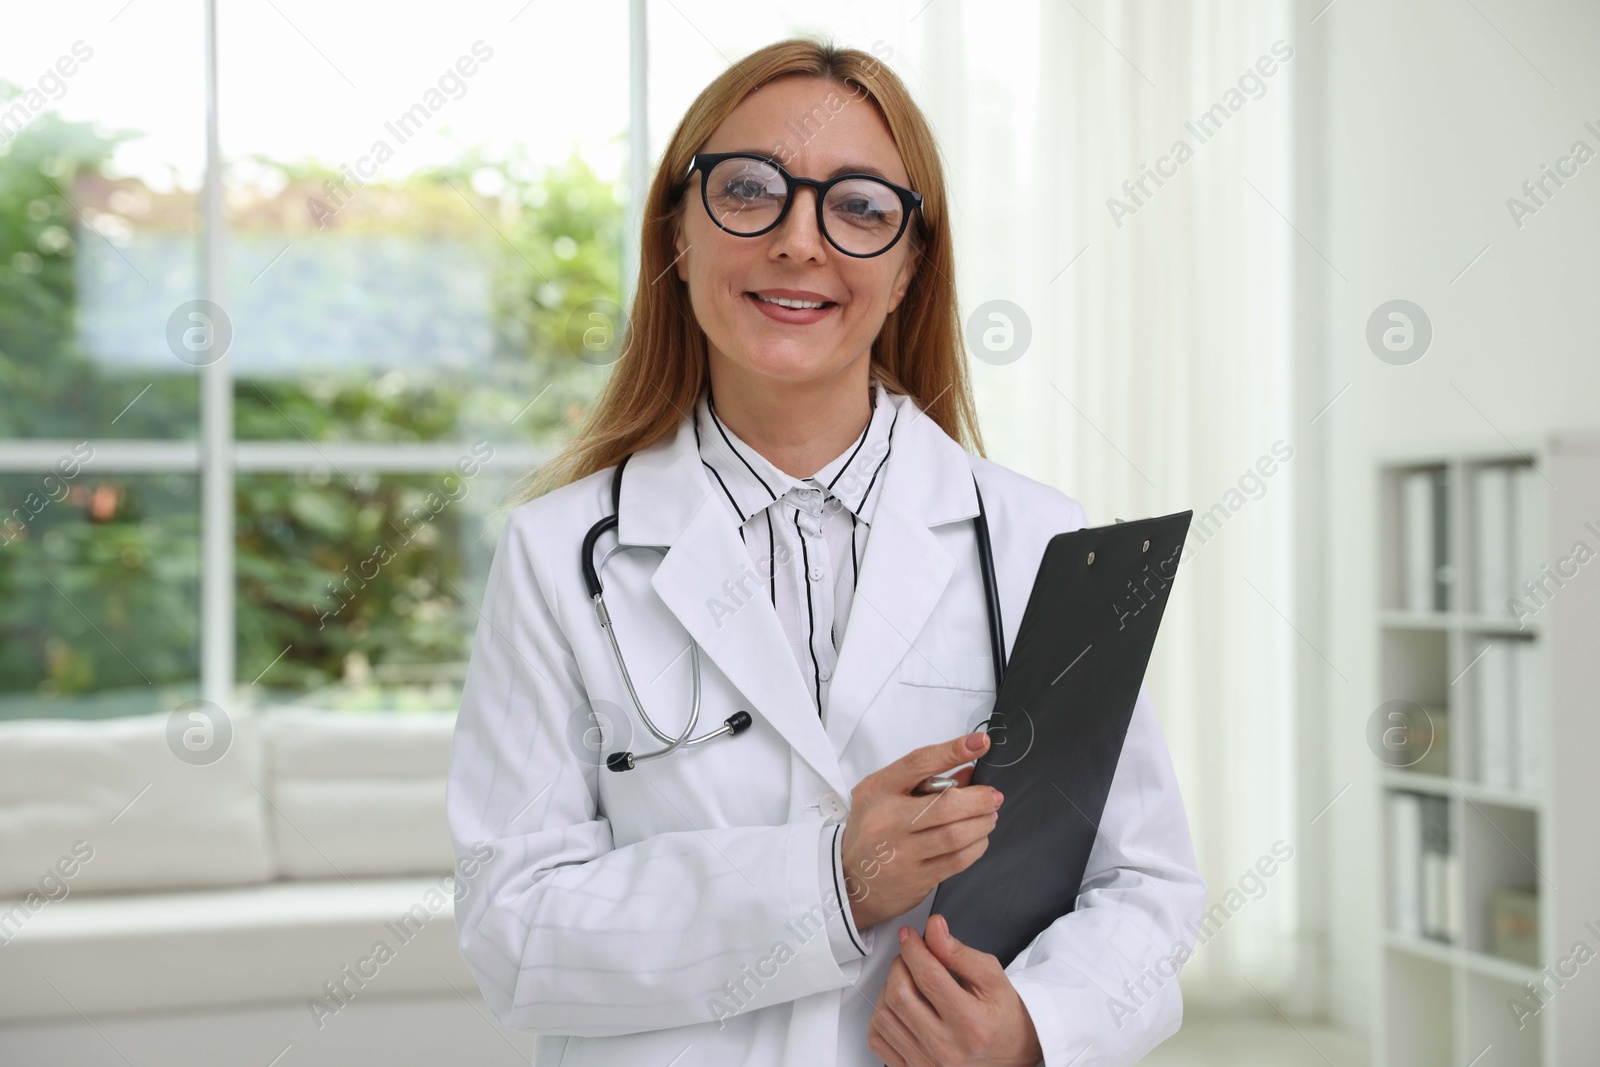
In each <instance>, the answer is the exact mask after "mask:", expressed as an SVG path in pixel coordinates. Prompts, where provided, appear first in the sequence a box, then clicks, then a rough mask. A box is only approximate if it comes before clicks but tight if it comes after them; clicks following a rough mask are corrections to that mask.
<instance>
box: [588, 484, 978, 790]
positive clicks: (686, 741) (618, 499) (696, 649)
mask: <svg viewBox="0 0 1600 1067" xmlns="http://www.w3.org/2000/svg"><path fill="white" fill-rule="evenodd" d="M632 458H633V455H632V453H629V454H628V455H626V456H624V457H622V462H621V463H618V464H617V470H616V473H615V474H613V475H612V476H611V514H610V515H607V516H606V517H605V518H603V519H601V520H600V521H599V522H597V523H595V524H594V525H593V526H591V527H589V532H588V533H586V534H584V536H583V580H584V583H585V584H586V585H587V586H588V587H589V596H590V598H591V599H592V600H593V601H594V612H595V617H596V618H598V619H599V620H600V628H601V629H602V630H604V631H605V632H606V636H607V637H608V638H610V640H611V653H612V655H613V656H615V657H616V660H617V670H618V671H620V672H621V674H622V681H623V684H624V685H625V686H627V689H628V697H629V699H631V700H632V701H633V707H634V710H635V711H637V712H638V713H639V719H640V721H641V722H643V723H644V724H645V727H646V728H647V729H649V731H650V732H651V733H652V734H654V735H655V736H656V737H657V739H659V740H660V741H661V742H663V743H664V744H665V745H666V746H667V747H665V748H661V749H657V750H656V751H654V752H639V753H635V752H613V753H612V754H611V755H609V756H607V757H606V766H607V767H609V768H610V769H611V770H613V771H631V770H633V768H634V767H635V766H637V765H638V764H640V763H643V762H644V761H645V760H652V759H660V758H661V757H662V756H668V755H671V754H672V753H674V752H676V751H678V749H680V748H687V747H688V746H690V745H700V744H704V743H705V742H707V741H710V740H712V739H713V738H717V737H721V736H723V735H724V734H726V735H728V736H729V737H733V736H735V735H737V734H741V733H743V732H744V731H745V730H747V729H749V727H750V724H751V722H752V721H753V720H752V719H751V718H750V713H749V712H748V711H737V712H734V713H733V714H732V715H730V716H728V717H727V718H726V719H724V720H723V722H722V725H721V726H719V727H717V728H716V729H715V730H711V731H709V732H707V733H704V734H701V735H700V736H699V737H690V736H689V735H690V734H692V733H694V728H695V726H696V724H697V723H699V721H700V646H699V644H698V643H696V642H695V641H694V640H692V639H691V640H690V642H689V662H690V669H691V670H692V671H693V672H694V697H693V702H692V704H691V705H690V707H689V722H688V724H687V725H686V726H684V728H683V733H681V734H679V735H678V736H676V737H673V736H672V735H671V734H666V733H662V732H661V731H660V730H658V729H656V724H655V722H654V721H653V720H652V719H651V718H650V715H649V714H648V713H647V712H646V711H645V710H644V704H643V703H642V702H641V701H640V700H639V692H638V690H637V689H635V688H634V685H633V677H632V676H631V675H630V674H629V673H628V665H627V663H626V662H624V660H623V657H622V646H621V645H619V644H617V632H616V629H615V628H614V627H613V626H612V625H611V614H610V612H608V611H607V610H606V602H605V596H604V590H603V589H602V588H601V585H600V572H601V571H603V570H604V569H605V566H606V561H607V560H609V559H610V558H611V557H612V556H613V555H614V554H615V553H617V552H619V551H621V550H622V549H623V548H651V549H654V550H655V551H657V552H660V553H662V555H665V554H666V551H667V550H666V548H664V547H662V546H659V545H623V544H622V543H621V542H620V541H619V542H618V543H617V544H616V545H614V546H612V548H611V549H609V550H608V551H607V552H606V554H605V555H604V556H602V557H601V558H600V563H599V564H598V565H596V564H595V562H594V546H595V543H596V542H598V541H599V540H600V535H601V534H603V533H605V532H606V531H607V530H611V529H614V528H615V527H616V525H617V517H618V513H619V512H620V510H621V507H622V468H624V467H626V466H627V465H628V460H630V459H632ZM972 488H973V491H974V492H978V479H977V476H976V475H974V476H973V479H972ZM972 529H973V532H974V533H975V534H976V535H977V538H978V568H979V570H981V571H982V572H983V599H984V606H985V607H986V608H987V609H988V612H989V652H990V655H991V656H992V658H993V661H994V691H995V693H996V694H999V692H1000V683H1001V682H1003V681H1004V680H1005V675H1006V653H1005V632H1004V630H1002V629H1001V626H1000V592H999V589H998V588H997V586H996V584H995V578H994V549H993V546H992V545H991V544H990V543H989V519H988V516H987V515H986V514H985V513H984V510H983V493H981V492H978V513H977V514H976V515H974V516H973V517H972ZM950 784H954V783H953V782H952V783H950ZM937 787H938V782H935V788H937Z"/></svg>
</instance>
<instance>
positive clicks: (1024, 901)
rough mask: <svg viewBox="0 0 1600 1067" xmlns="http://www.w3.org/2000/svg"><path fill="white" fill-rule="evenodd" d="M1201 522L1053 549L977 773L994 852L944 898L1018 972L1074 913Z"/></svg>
mask: <svg viewBox="0 0 1600 1067" xmlns="http://www.w3.org/2000/svg"><path fill="white" fill-rule="evenodd" d="M1193 515H1194V513H1193V512H1192V511H1183V512H1179V513H1177V514H1174V515H1166V516H1162V517H1160V518H1153V519H1140V520H1137V521H1134V522H1126V523H1118V524H1116V525H1114V526H1099V527H1094V528H1091V529H1083V530H1074V531H1072V532H1070V533H1063V534H1057V535H1056V536H1055V537H1053V538H1051V539H1050V543H1049V545H1048V546H1046V548H1045V552H1044V558H1043V559H1042V560H1041V561H1040V563H1039V571H1038V574H1037V576H1036V577H1035V579H1034V583H1033V591H1032V593H1031V595H1030V596H1029V598H1028V606H1027V610H1026V611H1025V612H1024V613H1023V616H1022V624H1021V626H1020V627H1019V629H1018V631H1017V638H1016V641H1015V643H1014V645H1013V648H1012V652H1011V658H1010V662H1009V664H1008V665H1007V667H1006V672H1005V678H1004V680H1003V681H1002V683H1001V686H1000V692H999V693H998V694H996V700H995V708H994V713H993V715H992V716H991V717H990V725H989V735H990V738H991V741H990V747H989V751H988V752H987V753H986V754H985V755H984V757H983V758H982V759H980V760H979V761H978V762H977V765H976V766H975V767H974V769H973V774H972V781H973V782H974V783H978V784H983V785H991V786H994V787H995V788H996V789H999V790H1000V791H1001V792H1002V793H1004V794H1005V797H1006V803H1005V807H1004V808H1003V809H1002V811H1001V813H1000V820H999V822H998V823H997V824H996V826H995V828H994V830H992V831H991V832H990V834H989V848H988V850H987V851H986V852H984V854H983V855H982V856H980V857H979V858H978V860H977V861H976V862H975V863H973V864H972V866H970V867H968V868H967V869H966V870H964V871H961V872H960V873H958V874H956V875H954V876H952V877H950V878H947V879H945V880H944V882H942V883H940V885H939V888H938V890H937V892H936V893H935V895H934V900H933V911H934V912H937V913H938V914H940V915H942V916H944V918H945V921H946V922H947V923H949V925H950V932H951V933H952V934H954V935H955V936H956V937H957V938H958V939H959V940H960V941H962V942H963V943H964V944H967V945H971V946H972V947H974V948H976V949H978V950H980V951H983V952H989V953H992V954H994V955H995V956H996V957H998V958H999V959H1000V960H1001V961H1002V962H1005V963H1009V962H1010V961H1011V960H1013V959H1015V958H1016V956H1017V955H1018V954H1019V953H1020V952H1022V950H1023V949H1025V948H1027V947H1028V945H1029V944H1030V943H1031V942H1032V941H1033V939H1034V937H1036V936H1037V935H1038V934H1039V933H1040V932H1042V931H1043V930H1044V929H1045V928H1047V927H1048V926H1049V925H1050V924H1051V923H1053V922H1054V921H1055V920H1056V919H1058V918H1060V917H1061V916H1063V915H1066V914H1067V913H1069V912H1071V911H1072V910H1073V908H1074V907H1075V906H1076V903H1077V897H1078V890H1079V886H1080V885H1081V883H1082V881H1083V873H1084V869H1085V867H1087V865H1088V861H1089V851H1090V849H1091V848H1092V847H1093V845H1094V840H1095V836H1096V834H1097V833H1098V827H1099V824H1100V817H1101V814H1102V813H1103V811H1104V809H1105V803H1106V796H1107V794H1108V793H1109V792H1110V789H1111V778H1112V775H1113V774H1114V773H1115V771H1116V767H1117V761H1118V758H1119V756H1120V755H1121V752H1122V743H1123V740H1124V738H1125V737H1126V735H1127V732H1128V723H1129V721H1130V720H1131V719H1132V717H1133V707H1134V703H1135V701H1136V700H1137V699H1138V696H1139V687H1140V685H1141V683H1142V682H1143V681H1144V672H1145V667H1146V666H1147V665H1148V664H1149V662H1150V652H1151V649H1152V648H1153V647H1154V645H1155V639H1156V631H1157V629H1158V628H1159V627H1160V625H1161V615H1162V612H1163V611H1164V610H1165V608H1166V604H1167V596H1168V593H1169V592H1170V590H1171V588H1172V581H1173V578H1174V577H1175V576H1176V574H1177V569H1178V561H1179V556H1180V554H1181V553H1182V551H1183V544H1184V538H1185V537H1186V536H1187V533H1188V529H1189V520H1190V519H1191V518H1192V517H1193Z"/></svg>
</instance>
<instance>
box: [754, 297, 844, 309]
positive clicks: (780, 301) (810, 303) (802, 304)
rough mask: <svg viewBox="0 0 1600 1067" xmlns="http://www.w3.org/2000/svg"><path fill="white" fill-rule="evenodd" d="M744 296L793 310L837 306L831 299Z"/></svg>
mask: <svg viewBox="0 0 1600 1067" xmlns="http://www.w3.org/2000/svg"><path fill="white" fill-rule="evenodd" d="M745 296H748V297H750V299H752V300H755V301H757V302H759V303H762V304H771V305H773V306H774V307H782V308H790V309H794V310H825V309H827V308H831V307H836V306H838V305H837V303H836V302H835V301H832V300H791V299H789V298H788V297H765V296H762V295H761V294H760V293H746V294H745Z"/></svg>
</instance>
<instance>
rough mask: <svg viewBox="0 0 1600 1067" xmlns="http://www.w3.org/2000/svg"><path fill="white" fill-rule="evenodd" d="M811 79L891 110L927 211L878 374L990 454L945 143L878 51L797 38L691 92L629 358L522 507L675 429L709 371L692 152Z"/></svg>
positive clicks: (965, 442) (880, 342) (647, 209)
mask: <svg viewBox="0 0 1600 1067" xmlns="http://www.w3.org/2000/svg"><path fill="white" fill-rule="evenodd" d="M791 74H807V75H812V76H814V77H818V78H822V79H824V80H825V81H830V82H837V83H840V84H844V85H847V86H850V90H849V91H850V92H851V95H852V97H853V98H855V99H863V98H864V99H869V100H871V101H872V102H873V103H874V104H875V105H876V106H877V108H878V110H879V112H880V113H881V114H882V115H883V118H884V121H885V122H886V123H887V125H888V127H889V132H890V134H891V135H892V136H893V137H894V141H895V144H896V146H897V147H898V148H899V150H900V157H901V159H902V160H903V161H904V163H905V167H906V172H907V174H908V175H909V176H910V182H911V187H912V188H913V189H916V190H917V191H918V192H920V193H921V194H922V209H921V211H920V212H918V215H919V216H920V217H919V218H917V219H916V220H915V225H914V226H913V228H912V230H911V231H909V232H908V234H907V236H908V238H910V239H911V240H912V242H913V254H914V255H920V256H921V257H922V258H923V260H924V262H922V263H920V264H919V265H918V267H917V270H916V272H915V274H914V275H913V277H912V280H911V283H910V286H909V288H907V290H906V294H905V297H904V298H903V299H902V300H901V302H900V304H899V306H898V307H896V308H895V310H894V311H892V312H890V313H889V315H888V317H887V318H886V319H885V320H884V323H883V328H882V329H881V330H880V331H879V333H878V337H877V339H876V340H875V341H874V342H873V345H872V355H871V361H872V371H871V373H872V375H873V376H874V377H876V378H877V379H878V380H879V381H881V382H883V384H884V385H885V386H886V387H888V388H889V389H890V390H891V391H893V392H897V393H904V394H907V395H908V396H910V397H912V398H913V399H914V400H915V401H916V402H917V406H918V407H920V408H922V409H923V410H924V411H925V412H926V413H927V415H928V417H929V418H931V419H933V421H934V422H935V423H936V424H938V426H939V427H940V428H941V429H943V430H944V432H945V433H946V434H948V435H949V436H950V437H951V438H952V439H954V440H956V441H957V442H959V443H960V444H961V445H962V447H964V448H966V449H967V450H968V451H972V452H976V453H977V454H978V455H980V456H981V455H984V451H983V439H982V436H981V435H980V433H979V431H978V418H977V411H976V408H975V406H974V405H973V401H972V394H971V389H970V385H969V382H968V377H967V365H966V358H965V349H964V347H963V343H962V333H961V316H960V312H959V310H958V307H957V303H956V286H955V253H954V249H953V243H952V241H951V236H950V216H949V212H948V209H947V205H946V202H945V183H944V172H943V169H942V166H941V164H940V159H939V149H938V146H937V144H936V143H935V141H934V139H933V133H932V131H931V130H930V128H929V126H928V123H927V120H926V119H925V118H924V117H923V114H922V112H921V110H920V109H919V108H918V107H917V105H916V104H915V102H913V101H912V99H911V94H910V93H909V92H907V91H906V87H905V85H904V83H902V82H901V81H900V79H899V77H897V76H896V75H895V74H894V72H893V71H891V70H890V69H889V68H888V67H886V66H884V65H883V63H882V62H881V61H880V60H879V59H878V58H877V57H876V56H873V55H870V54H868V53H866V52H863V51H860V50H859V49H854V48H836V47H834V46H833V45H831V44H828V43H825V42H822V41H815V40H810V39H806V38H791V39H789V40H785V41H778V42H777V43H775V44H770V45H768V46H766V47H765V48H762V49H760V50H759V51H756V52H752V53H751V54H750V55H748V56H746V57H745V58H744V59H742V60H740V61H739V62H737V63H735V64H733V65H732V66H730V67H729V68H728V69H727V70H725V71H723V72H722V73H721V74H720V75H718V76H717V78H716V79H715V80H714V81H712V82H711V84H710V85H708V86H706V87H705V89H704V90H703V91H701V93H700V95H699V96H698V97H696V98H695V101H694V103H693V104H691V105H690V106H689V110H688V111H687V112H686V113H685V114H684V117H683V121H682V122H680V123H679V124H678V128H677V130H676V131H675V132H674V133H673V135H672V139H671V141H670V142H669V143H668V144H667V148H666V151H665V152H664V153H663V154H662V157H661V165H660V167H658V168H657V170H656V174H655V178H654V179H653V180H652V181H651V183H650V193H649V196H648V197H647V198H646V200H645V206H644V222H643V228H642V234H641V238H642V239H641V241H640V253H639V279H638V285H637V286H636V287H635V289H634V298H633V310H632V312H631V313H630V315H629V317H628V320H627V325H626V327H625V329H624V332H623V336H622V344H621V355H620V357H619V358H618V360H617V362H616V364H615V366H614V368H613V371H612V374H611V377H610V378H609V379H607V381H606V384H605V387H604V389H603V390H602V391H601V394H600V397H599V399H598V400H597V401H596V403H595V404H594V406H593V407H592V408H591V409H590V410H589V413H588V415H587V417H586V418H585V419H584V421H583V424H582V426H581V427H580V428H579V430H578V432H577V434H576V435H575V436H574V438H573V439H572V441H571V442H569V443H568V444H567V446H566V447H565V448H563V449H562V450H561V452H560V453H559V454H558V455H557V456H556V457H555V458H554V459H552V460H551V461H550V462H548V463H546V464H544V465H543V466H541V467H540V468H538V469H537V470H535V471H534V472H532V474H531V475H530V476H529V477H528V478H527V479H526V480H525V481H524V483H523V485H522V486H521V487H520V489H519V491H518V492H517V493H516V496H517V501H518V502H519V503H520V502H524V501H527V500H532V499H533V498H535V497H537V496H541V495H543V494H544V493H547V492H549V491H551V490H553V489H557V488H559V487H561V486H563V485H567V484H568V483H570V482H575V481H577V480H578V479H580V478H584V477H587V476H588V475H590V474H593V473H594V472H596V471H601V470H605V469H606V468H607V467H610V466H612V465H613V464H615V463H618V462H620V461H621V460H622V458H623V457H624V456H625V455H627V454H628V453H630V452H634V451H637V450H639V449H642V448H646V447H648V446H650V445H652V444H654V443H655V442H657V441H659V440H661V439H662V438H663V437H666V436H668V435H670V434H672V433H674V432H676V430H677V427H678V424H679V423H680V422H681V421H682V419H683V413H684V412H686V411H689V410H691V409H692V408H693V406H694V404H695V402H696V401H697V400H698V399H699V397H700V393H701V390H702V389H703V388H704V387H705V383H706V379H707V374H708V371H707V351H706V338H705V334H704V333H703V332H702V331H701V329H700V326H699V324H698V323H697V322H696V320H695V316H694V309H693V306H692V305H691V304H690V302H689V290H688V286H687V285H685V284H684V282H683V280H682V279H681V278H679V277H678V275H677V272H676V271H674V270H671V269H670V268H671V267H672V265H673V263H674V262H675V261H676V245H675V241H676V239H677V227H678V224H679V221H680V212H681V210H682V209H683V207H684V206H685V196H684V194H685V192H686V190H687V189H688V187H689V180H688V177H687V176H686V174H687V171H688V169H689V164H690V162H691V161H692V159H693V157H694V154H695V153H696V152H697V151H699V150H700V148H701V146H703V145H704V144H705V143H706V141H707V140H709V139H710V137H711V135H712V134H713V133H714V132H715V131H716V129H717V127H718V126H720V125H721V124H722V122H723V120H724V119H726V118H727V117H728V115H729V114H730V113H732V111H733V110H734V108H736V107H738V106H739V104H740V103H741V102H742V101H743V100H744V98H745V97H746V96H748V95H750V94H751V93H753V92H755V91H756V90H757V89H759V88H761V87H762V86H764V85H766V84H767V83H768V82H771V81H774V80H776V79H778V78H782V77H785V76H787V75H791Z"/></svg>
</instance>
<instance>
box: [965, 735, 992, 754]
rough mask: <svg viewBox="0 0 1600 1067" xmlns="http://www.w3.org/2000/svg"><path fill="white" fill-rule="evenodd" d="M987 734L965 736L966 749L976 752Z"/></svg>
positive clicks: (981, 746)
mask: <svg viewBox="0 0 1600 1067" xmlns="http://www.w3.org/2000/svg"><path fill="white" fill-rule="evenodd" d="M988 736H989V735H988V734H972V735H971V736H970V737H968V738H967V751H968V752H977V751H978V750H979V749H981V748H983V743H984V741H985V740H986V739H987V738H988Z"/></svg>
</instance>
